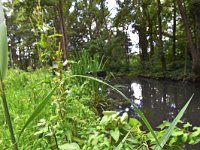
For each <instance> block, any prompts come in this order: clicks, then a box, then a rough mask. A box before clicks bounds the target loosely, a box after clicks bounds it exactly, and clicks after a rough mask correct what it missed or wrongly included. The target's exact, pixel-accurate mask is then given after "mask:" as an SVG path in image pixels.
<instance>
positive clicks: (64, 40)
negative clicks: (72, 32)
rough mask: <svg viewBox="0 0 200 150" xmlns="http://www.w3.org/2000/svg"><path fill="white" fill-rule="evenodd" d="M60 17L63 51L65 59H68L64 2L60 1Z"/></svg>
mask: <svg viewBox="0 0 200 150" xmlns="http://www.w3.org/2000/svg"><path fill="white" fill-rule="evenodd" d="M58 16H59V24H60V32H61V34H62V38H61V49H62V51H63V59H64V60H66V59H67V55H68V39H67V36H66V31H65V22H64V16H63V2H62V0H59V1H58Z"/></svg>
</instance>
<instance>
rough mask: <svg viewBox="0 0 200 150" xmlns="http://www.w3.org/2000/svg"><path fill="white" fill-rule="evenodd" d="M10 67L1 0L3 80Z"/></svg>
mask: <svg viewBox="0 0 200 150" xmlns="http://www.w3.org/2000/svg"><path fill="white" fill-rule="evenodd" d="M7 68H8V42H7V28H6V23H5V17H4V12H3V7H2V2H1V1H0V77H1V79H2V80H3V79H4V78H5V76H6V72H7Z"/></svg>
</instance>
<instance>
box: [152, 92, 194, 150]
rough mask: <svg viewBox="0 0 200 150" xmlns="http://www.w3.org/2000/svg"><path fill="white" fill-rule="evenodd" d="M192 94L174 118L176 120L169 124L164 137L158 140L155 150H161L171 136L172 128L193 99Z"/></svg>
mask: <svg viewBox="0 0 200 150" xmlns="http://www.w3.org/2000/svg"><path fill="white" fill-rule="evenodd" d="M193 96H194V94H193V95H192V96H191V97H190V99H189V100H188V102H187V103H186V104H185V106H184V107H183V108H182V109H181V111H180V112H179V113H178V115H177V116H176V118H175V119H174V120H173V122H172V123H171V125H170V126H169V127H168V129H167V130H166V131H165V133H164V135H163V136H162V138H160V139H159V141H160V146H161V147H160V146H159V145H156V147H155V150H161V149H162V148H163V147H164V145H165V144H166V143H167V141H168V140H169V137H170V135H171V134H172V132H173V130H174V128H175V127H176V124H177V123H178V122H179V120H180V119H181V117H182V116H183V114H184V112H185V110H186V109H187V107H188V105H189V104H190V102H191V100H192V98H193Z"/></svg>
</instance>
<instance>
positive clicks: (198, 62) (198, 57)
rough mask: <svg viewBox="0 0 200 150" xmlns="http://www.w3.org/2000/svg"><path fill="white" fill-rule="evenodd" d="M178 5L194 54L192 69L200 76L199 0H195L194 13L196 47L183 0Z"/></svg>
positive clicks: (189, 44)
mask: <svg viewBox="0 0 200 150" xmlns="http://www.w3.org/2000/svg"><path fill="white" fill-rule="evenodd" d="M177 3H178V7H179V11H180V14H181V18H182V21H183V25H184V28H185V32H186V38H187V42H188V46H189V50H190V52H191V55H192V70H193V72H194V73H195V74H196V75H198V76H200V11H199V9H200V5H199V2H198V1H196V0H195V1H193V6H194V11H193V12H194V15H195V22H196V33H197V43H196V47H195V44H194V42H193V40H192V32H191V29H190V26H189V22H188V18H187V15H186V11H185V8H184V7H183V0H178V1H177Z"/></svg>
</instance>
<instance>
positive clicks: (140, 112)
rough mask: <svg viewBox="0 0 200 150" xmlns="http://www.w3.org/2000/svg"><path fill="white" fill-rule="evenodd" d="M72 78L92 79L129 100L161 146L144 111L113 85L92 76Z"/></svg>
mask: <svg viewBox="0 0 200 150" xmlns="http://www.w3.org/2000/svg"><path fill="white" fill-rule="evenodd" d="M72 77H81V78H87V79H91V80H95V81H97V82H100V83H102V84H104V85H107V86H108V87H111V88H112V89H113V90H115V91H117V92H118V93H119V94H120V95H121V96H122V97H123V98H124V99H125V100H127V101H128V102H129V103H130V104H131V105H133V107H134V109H135V110H136V112H137V113H138V114H139V116H140V117H141V119H142V121H143V122H144V124H145V125H146V127H147V128H148V130H149V131H150V132H151V134H152V136H153V137H154V139H155V140H156V143H157V144H158V145H160V142H159V141H158V139H157V137H156V135H155V133H154V130H153V128H152V127H151V125H150V123H149V121H148V120H147V118H146V117H145V115H144V114H143V113H142V111H141V110H140V109H139V108H137V106H136V105H135V104H134V103H133V102H132V101H131V100H130V99H129V98H128V97H126V96H125V95H124V94H123V93H122V92H121V91H120V90H118V89H117V88H115V87H113V86H112V85H110V84H108V83H106V82H104V81H102V80H100V79H97V78H94V77H90V76H84V75H73V76H72Z"/></svg>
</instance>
